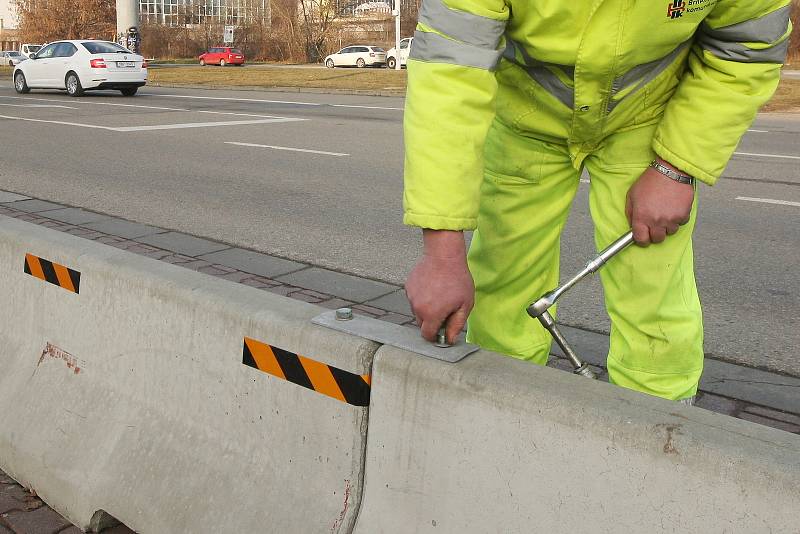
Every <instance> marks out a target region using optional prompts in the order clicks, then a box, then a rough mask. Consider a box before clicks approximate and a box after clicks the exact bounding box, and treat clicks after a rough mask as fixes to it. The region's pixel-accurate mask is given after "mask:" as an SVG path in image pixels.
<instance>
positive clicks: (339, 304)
mask: <svg viewBox="0 0 800 534" xmlns="http://www.w3.org/2000/svg"><path fill="white" fill-rule="evenodd" d="M319 305H320V306H322V307H323V308H328V309H329V310H338V309H339V308H351V307H353V306H354V305H355V302H351V301H349V300H343V299H338V298H336V299H330V300H325V301H323V302H320V303H319Z"/></svg>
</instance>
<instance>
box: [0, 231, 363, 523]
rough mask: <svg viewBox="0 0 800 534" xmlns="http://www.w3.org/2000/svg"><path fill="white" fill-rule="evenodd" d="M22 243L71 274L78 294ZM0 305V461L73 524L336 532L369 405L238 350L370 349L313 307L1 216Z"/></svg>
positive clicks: (350, 502)
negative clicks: (51, 277)
mask: <svg viewBox="0 0 800 534" xmlns="http://www.w3.org/2000/svg"><path fill="white" fill-rule="evenodd" d="M26 254H31V255H33V256H35V257H39V258H45V259H47V260H50V261H52V262H55V263H57V264H60V265H63V266H65V267H68V268H70V269H73V270H74V271H76V272H80V288H79V292H77V293H76V292H72V291H68V290H67V289H65V288H64V287H62V286H60V285H58V284H57V283H47V282H45V281H44V280H42V279H40V278H37V277H36V276H33V275H31V274H26V273H25V272H23V263H24V258H25V256H26ZM51 274H53V273H52V272H51ZM56 274H57V273H56ZM62 274H63V272H62ZM59 280H60V279H59ZM59 280H56V281H57V282H58V281H59ZM0 302H2V304H3V305H2V306H0V467H2V469H4V470H5V471H7V472H8V473H9V474H10V475H12V476H14V477H15V478H16V479H18V480H20V481H22V482H23V483H25V484H26V485H28V486H29V487H32V488H33V489H34V490H36V491H37V493H38V494H39V495H40V496H41V497H42V498H43V499H44V500H45V501H46V502H47V503H48V504H50V505H51V506H53V508H55V509H56V510H57V511H59V512H61V513H62V514H64V515H65V516H66V517H67V518H68V519H70V520H71V521H73V522H74V523H76V524H78V525H79V526H81V527H82V528H88V527H89V525H90V521H91V518H92V516H93V515H94V514H95V512H97V511H98V510H104V511H105V512H107V513H108V514H110V515H112V516H113V517H116V518H117V519H119V520H120V521H122V522H123V523H125V524H126V525H128V526H129V527H131V528H133V529H134V530H136V531H137V532H141V533H148V532H153V533H159V534H160V533H182V534H183V533H187V532H191V533H205V532H208V533H214V534H219V533H221V532H243V533H244V532H349V531H350V530H351V529H352V525H353V522H354V521H355V513H356V510H357V509H358V506H359V498H360V495H361V477H362V462H363V454H364V446H365V435H366V425H367V408H365V407H363V406H355V405H353V404H349V403H347V402H343V401H342V400H338V399H336V398H333V397H332V396H329V395H327V394H321V393H318V392H317V390H319V389H324V387H329V386H330V387H332V386H331V384H327V385H325V384H323V385H322V386H320V387H319V388H317V390H312V389H308V388H307V387H302V386H300V385H297V384H296V383H293V382H291V381H289V380H284V379H281V378H277V377H275V376H273V375H270V374H268V373H266V372H262V371H260V370H258V369H255V368H253V367H250V366H248V365H245V364H244V363H243V362H244V360H245V356H244V350H243V344H244V339H245V338H246V337H248V338H252V339H253V340H257V341H259V342H263V343H265V344H269V345H273V346H274V347H276V350H275V351H276V352H279V351H278V350H277V349H283V350H284V351H286V354H288V355H289V356H292V354H299V355H302V356H304V357H306V358H309V359H312V360H314V361H317V362H320V365H326V366H333V367H335V368H337V369H340V370H343V371H346V372H348V373H352V375H353V376H355V377H356V378H357V377H359V376H360V375H368V374H369V372H370V368H371V363H372V356H373V354H374V352H375V350H376V348H377V345H376V344H374V343H372V342H369V341H364V340H361V339H359V338H356V337H353V336H348V335H346V334H340V333H336V332H333V331H329V330H326V329H323V328H320V327H315V326H312V325H311V323H310V319H311V318H312V317H314V316H315V315H317V314H318V313H319V312H320V308H318V307H316V306H312V305H308V304H305V303H301V302H298V301H294V300H291V299H287V298H283V297H279V296H277V295H272V294H270V293H267V292H263V291H258V290H255V289H251V288H248V287H246V286H243V285H238V284H233V283H229V282H226V281H223V280H219V279H215V278H212V277H209V276H206V275H202V274H199V273H195V272H192V271H189V270H187V269H182V268H179V267H175V266H172V265H168V264H165V263H161V262H157V261H154V260H150V259H147V258H143V257H139V256H136V255H134V254H130V253H127V252H124V251H120V250H117V249H114V248H111V247H106V246H103V245H99V244H97V243H93V242H91V241H86V240H83V239H79V238H76V237H72V236H69V235H65V234H63V233H58V232H53V231H50V230H47V229H44V228H41V227H38V226H34V225H30V224H27V223H23V222H20V221H16V220H12V219H6V218H3V217H0ZM281 354H283V353H281ZM262 356H263V355H262ZM287 357H288V356H287ZM294 363H295V364H297V361H295V362H294ZM315 369H316V370H317V371H319V370H320V368H319V367H316V368H315ZM289 371H291V372H289ZM289 371H287V372H286V374H287V375H289V374H293V373H294V374H296V373H298V372H300V371H298V369H290V370H289ZM301 374H302V373H301ZM320 376H321V374H320ZM320 376H315V377H311V379H313V380H322V381H323V382H324V378H320ZM348 376H349V375H348ZM287 378H292V377H290V376H289V377H287ZM295 378H296V377H295ZM306 378H307V379H309V377H308V376H306ZM328 378H329V379H330V375H329V376H328ZM296 381H297V380H296ZM329 381H330V380H329Z"/></svg>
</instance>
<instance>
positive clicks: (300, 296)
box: [288, 290, 321, 304]
mask: <svg viewBox="0 0 800 534" xmlns="http://www.w3.org/2000/svg"><path fill="white" fill-rule="evenodd" d="M288 296H289V297H291V298H293V299H295V300H302V301H303V302H309V303H311V304H317V303H318V302H321V299H320V298H318V297H315V296H313V295H309V294H308V293H306V292H305V291H302V290H301V291H295V292H294V293H290V294H289V295H288Z"/></svg>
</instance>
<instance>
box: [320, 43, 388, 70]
mask: <svg viewBox="0 0 800 534" xmlns="http://www.w3.org/2000/svg"><path fill="white" fill-rule="evenodd" d="M385 63H386V51H385V50H384V49H383V48H381V47H379V46H367V45H354V46H346V47H344V48H342V49H341V50H339V51H338V52H336V53H335V54H331V55H329V56H327V57H326V58H325V66H326V67H328V68H329V69H332V68H333V67H359V68H361V67H374V66H375V65H380V66H383V65H384V64H385Z"/></svg>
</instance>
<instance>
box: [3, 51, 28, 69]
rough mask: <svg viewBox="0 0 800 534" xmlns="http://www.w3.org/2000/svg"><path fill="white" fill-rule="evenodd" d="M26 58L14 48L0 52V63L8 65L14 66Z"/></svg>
mask: <svg viewBox="0 0 800 534" xmlns="http://www.w3.org/2000/svg"><path fill="white" fill-rule="evenodd" d="M26 59H28V58H26V57H25V56H23V55H22V54H20V53H19V52H17V51H16V50H7V51H5V52H0V65H7V66H9V67H15V66H17V65H19V64H20V63H22V62H23V61H25V60H26Z"/></svg>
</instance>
